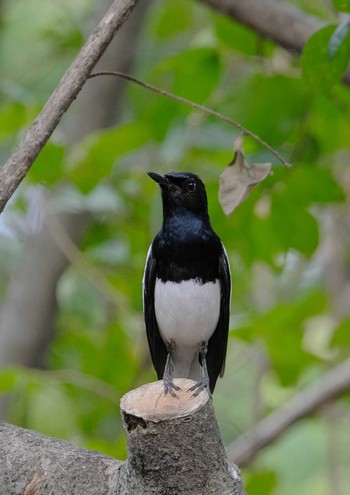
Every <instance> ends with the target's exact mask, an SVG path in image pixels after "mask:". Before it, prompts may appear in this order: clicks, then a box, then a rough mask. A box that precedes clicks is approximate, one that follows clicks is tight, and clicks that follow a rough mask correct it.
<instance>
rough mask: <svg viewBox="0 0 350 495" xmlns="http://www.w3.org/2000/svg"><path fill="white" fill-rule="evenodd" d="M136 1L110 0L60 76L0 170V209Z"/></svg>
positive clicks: (0, 209)
mask: <svg viewBox="0 0 350 495" xmlns="http://www.w3.org/2000/svg"><path fill="white" fill-rule="evenodd" d="M137 2H138V0H114V2H113V4H112V5H111V7H110V9H109V10H108V11H107V13H106V15H105V16H104V17H103V19H102V20H101V22H100V23H99V24H98V26H97V27H96V29H95V30H94V31H93V32H92V34H91V35H90V36H89V38H88V40H87V41H86V43H85V45H84V46H83V47H82V49H81V50H80V52H79V53H78V55H77V57H76V58H75V60H74V61H73V63H72V64H71V66H70V67H69V68H68V70H67V72H66V73H65V74H64V76H63V77H62V79H61V81H60V82H59V84H58V86H57V87H56V89H55V90H54V92H53V93H52V95H51V96H50V98H49V99H48V101H47V103H46V104H45V106H44V108H43V109H42V111H41V112H40V113H39V115H38V116H37V118H36V119H35V121H34V122H33V124H32V125H31V126H30V128H29V129H28V131H27V133H26V135H25V136H24V139H23V140H22V142H21V143H20V144H19V145H18V147H17V148H16V149H15V151H14V152H13V153H12V155H11V156H10V157H9V159H8V160H7V162H6V163H5V164H4V165H3V167H2V168H1V170H0V212H1V211H2V210H3V209H4V207H5V206H6V204H7V202H8V200H9V199H10V197H11V196H12V194H13V193H14V191H15V190H16V189H17V187H18V186H19V184H20V183H21V181H22V180H23V178H24V177H25V175H26V173H27V172H28V170H29V169H30V167H31V165H32V163H33V162H34V160H35V158H36V157H37V156H38V154H39V152H40V150H41V149H42V148H43V146H44V145H45V143H46V142H47V140H48V139H49V137H50V136H51V134H52V132H53V131H54V130H55V128H56V127H57V125H58V123H59V121H60V120H61V117H62V115H63V114H64V113H65V111H66V110H67V109H68V108H69V106H70V104H71V103H72V102H73V101H74V99H75V98H76V97H77V95H78V93H79V91H80V90H81V88H82V87H83V85H84V83H85V81H86V79H87V78H88V76H89V74H90V72H91V70H92V69H93V68H94V67H95V65H96V63H97V62H98V60H99V59H100V57H101V56H102V54H103V53H104V51H105V50H106V48H107V46H108V45H109V43H110V42H111V40H112V38H113V35H114V33H115V32H116V31H117V30H118V29H119V28H120V27H121V26H122V24H123V23H124V22H125V20H126V19H127V17H128V16H129V14H130V12H131V11H132V9H133V8H134V7H135V5H136V4H137Z"/></svg>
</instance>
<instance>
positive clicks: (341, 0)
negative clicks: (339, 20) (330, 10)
mask: <svg viewBox="0 0 350 495" xmlns="http://www.w3.org/2000/svg"><path fill="white" fill-rule="evenodd" d="M333 5H334V7H335V8H336V9H338V10H340V11H341V12H350V1H349V0H333Z"/></svg>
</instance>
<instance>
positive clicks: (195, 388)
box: [188, 342, 211, 398]
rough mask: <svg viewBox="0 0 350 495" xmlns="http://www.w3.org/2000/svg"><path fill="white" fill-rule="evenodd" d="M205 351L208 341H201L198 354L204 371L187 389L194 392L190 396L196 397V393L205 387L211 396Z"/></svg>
mask: <svg viewBox="0 0 350 495" xmlns="http://www.w3.org/2000/svg"><path fill="white" fill-rule="evenodd" d="M207 351H208V342H201V345H200V348H199V354H200V357H201V361H202V367H203V371H204V376H203V377H202V378H201V379H200V380H199V381H198V382H197V383H196V384H195V385H193V386H192V387H191V388H189V389H188V392H194V394H192V396H191V398H193V397H197V395H198V394H199V393H200V392H201V391H202V390H203V389H205V388H206V389H207V391H208V393H209V396H210V397H211V392H210V386H209V375H208V368H207V359H206V356H207Z"/></svg>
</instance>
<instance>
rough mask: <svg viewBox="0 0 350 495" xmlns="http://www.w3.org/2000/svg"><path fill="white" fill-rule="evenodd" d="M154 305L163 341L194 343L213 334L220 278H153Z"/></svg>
mask: <svg viewBox="0 0 350 495" xmlns="http://www.w3.org/2000/svg"><path fill="white" fill-rule="evenodd" d="M154 306H155V313H156V318H157V323H158V327H159V331H160V334H161V336H162V338H163V340H164V342H165V343H166V342H169V341H170V340H173V341H174V342H175V344H176V347H177V348H179V347H197V348H198V345H199V344H200V343H201V342H207V341H208V340H209V338H210V337H211V336H212V334H213V332H214V330H215V328H216V325H217V322H218V320H219V313H220V282H219V281H218V280H217V281H216V282H208V283H206V284H200V283H198V282H196V281H194V280H186V281H183V282H180V283H176V282H162V281H161V280H159V279H157V280H156V285H155V293H154Z"/></svg>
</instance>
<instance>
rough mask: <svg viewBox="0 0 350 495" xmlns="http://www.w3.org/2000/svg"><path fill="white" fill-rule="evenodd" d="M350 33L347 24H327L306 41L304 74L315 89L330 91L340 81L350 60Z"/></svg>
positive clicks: (303, 57) (303, 61)
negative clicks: (336, 25)
mask: <svg viewBox="0 0 350 495" xmlns="http://www.w3.org/2000/svg"><path fill="white" fill-rule="evenodd" d="M349 56H350V33H349V29H348V25H347V24H343V25H340V27H338V28H336V27H335V26H326V27H325V28H323V29H321V30H320V31H317V32H316V33H315V34H314V35H313V36H311V38H310V39H309V40H308V42H307V43H306V45H305V47H304V50H303V55H302V59H301V64H302V69H303V75H304V78H305V81H306V82H307V84H308V85H309V86H310V87H311V88H312V89H313V90H320V91H328V90H330V89H331V88H332V87H333V86H334V85H335V84H337V83H338V82H340V80H341V77H342V76H343V75H344V72H345V69H346V67H347V65H348V62H349Z"/></svg>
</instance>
